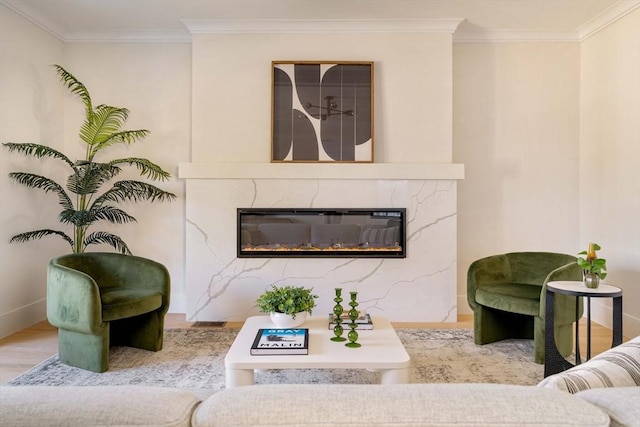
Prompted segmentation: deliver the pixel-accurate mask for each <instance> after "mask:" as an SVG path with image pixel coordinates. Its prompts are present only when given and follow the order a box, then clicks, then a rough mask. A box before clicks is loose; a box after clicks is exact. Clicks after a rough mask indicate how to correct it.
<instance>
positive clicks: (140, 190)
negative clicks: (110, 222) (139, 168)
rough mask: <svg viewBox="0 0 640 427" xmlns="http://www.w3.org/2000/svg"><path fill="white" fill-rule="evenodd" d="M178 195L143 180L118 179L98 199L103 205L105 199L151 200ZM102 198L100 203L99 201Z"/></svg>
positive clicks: (120, 200) (171, 197)
mask: <svg viewBox="0 0 640 427" xmlns="http://www.w3.org/2000/svg"><path fill="white" fill-rule="evenodd" d="M175 198H176V195H175V194H173V193H169V192H168V191H164V190H162V189H160V188H158V187H156V186H154V185H151V184H148V183H146V182H141V181H118V182H116V183H114V184H113V187H111V188H110V189H109V190H108V191H107V192H105V193H103V194H102V195H101V196H100V197H98V199H96V204H97V206H100V205H102V203H103V201H111V202H123V201H133V202H139V201H141V200H148V201H150V202H155V201H160V202H162V201H166V200H173V199H175ZM99 200H100V204H98V203H99Z"/></svg>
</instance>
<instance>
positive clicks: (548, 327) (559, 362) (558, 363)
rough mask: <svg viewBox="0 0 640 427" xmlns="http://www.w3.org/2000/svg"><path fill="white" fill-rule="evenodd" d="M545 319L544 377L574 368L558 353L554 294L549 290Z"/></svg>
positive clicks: (546, 296) (546, 299)
mask: <svg viewBox="0 0 640 427" xmlns="http://www.w3.org/2000/svg"><path fill="white" fill-rule="evenodd" d="M545 303H546V306H545V319H544V376H545V378H546V377H548V376H549V375H553V374H557V373H558V372H562V371H564V370H566V369H569V368H571V367H572V366H573V364H571V362H568V361H567V360H565V358H564V357H562V355H561V354H560V352H559V351H558V347H557V346H556V337H555V318H554V316H555V307H554V293H553V292H551V291H549V290H548V289H547V294H546V295H545Z"/></svg>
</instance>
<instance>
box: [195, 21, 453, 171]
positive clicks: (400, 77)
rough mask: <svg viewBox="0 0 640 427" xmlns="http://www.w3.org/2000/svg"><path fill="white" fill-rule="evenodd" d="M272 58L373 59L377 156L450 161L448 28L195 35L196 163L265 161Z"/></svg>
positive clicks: (384, 160) (402, 160)
mask: <svg viewBox="0 0 640 427" xmlns="http://www.w3.org/2000/svg"><path fill="white" fill-rule="evenodd" d="M273 60H315V61H318V60H343V61H344V60H353V61H358V60H360V61H375V71H374V73H375V82H374V91H375V99H374V103H375V105H374V107H375V129H374V132H375V136H374V139H375V141H374V147H375V159H376V162H381V163H420V162H423V163H450V162H451V114H452V113H451V35H450V34H448V33H426V34H388V33H384V34H375V33H373V34H335V35H334V34H269V35H261V34H223V35H221V34H212V35H195V36H194V41H193V72H194V77H193V161H198V162H222V161H232V162H268V161H269V159H270V156H271V153H270V146H271V145H270V144H271V142H270V141H271V136H270V129H271V124H270V117H271V116H270V113H269V112H270V111H271V104H270V103H271V88H270V87H271V83H270V81H271V61H273Z"/></svg>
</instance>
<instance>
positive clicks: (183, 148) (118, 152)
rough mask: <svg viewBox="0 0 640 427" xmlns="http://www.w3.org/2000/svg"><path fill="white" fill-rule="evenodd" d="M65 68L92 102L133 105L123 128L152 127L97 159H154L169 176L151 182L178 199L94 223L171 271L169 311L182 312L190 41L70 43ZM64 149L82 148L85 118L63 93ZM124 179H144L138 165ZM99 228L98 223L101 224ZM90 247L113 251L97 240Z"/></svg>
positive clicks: (132, 206)
mask: <svg viewBox="0 0 640 427" xmlns="http://www.w3.org/2000/svg"><path fill="white" fill-rule="evenodd" d="M65 57H66V59H65V67H66V68H67V69H68V70H69V71H71V72H72V73H73V74H74V75H75V76H76V77H77V78H78V79H80V80H81V81H82V82H83V83H84V84H85V85H86V86H87V87H88V88H89V91H90V92H91V96H92V98H93V101H94V103H105V104H110V105H114V106H118V107H126V108H128V109H129V110H130V113H129V119H128V121H127V124H126V126H125V128H126V129H149V130H150V131H151V133H150V134H149V136H147V137H146V138H145V139H144V140H142V141H139V142H137V143H135V144H134V145H132V146H130V147H127V146H126V145H122V146H117V147H112V148H109V149H108V150H104V151H103V152H101V153H100V155H99V156H101V157H100V159H98V158H96V160H98V161H100V160H101V159H102V160H111V159H115V158H125V157H144V158H148V159H149V160H151V161H153V162H154V163H157V164H158V165H160V166H161V167H162V168H164V169H165V170H166V171H168V172H169V173H170V174H171V175H172V178H171V179H170V180H169V181H166V182H160V181H157V182H153V184H154V185H158V186H159V187H161V188H163V189H164V190H167V191H171V192H172V193H174V194H176V195H177V196H178V198H177V200H175V201H173V202H163V203H148V202H142V203H126V204H122V205H121V208H122V209H124V210H125V211H126V212H127V213H129V214H131V215H133V216H134V217H136V219H137V220H138V222H137V223H131V224H125V225H115V226H113V225H110V224H97V225H96V230H108V231H111V232H113V233H114V234H117V235H118V236H120V237H122V238H123V239H124V240H125V241H126V242H127V244H128V245H129V248H130V249H131V251H132V252H133V253H134V254H135V255H139V256H143V257H146V258H151V259H154V260H156V261H158V262H160V263H162V264H164V265H165V266H166V267H167V268H168V269H169V272H170V273H171V285H172V292H171V295H172V300H171V306H170V310H171V311H173V312H184V310H185V309H184V265H185V259H184V239H185V237H184V223H185V216H184V200H185V198H184V194H185V183H184V181H183V180H180V179H178V178H177V176H178V163H179V162H185V161H189V160H190V154H191V148H190V144H191V44H189V43H68V44H67V45H66V46H65ZM65 99H66V101H65V111H66V116H65V136H66V141H67V142H66V147H65V148H66V149H67V152H69V153H71V152H73V151H74V150H75V151H76V155H78V156H82V155H83V153H81V152H78V150H82V149H83V148H84V144H83V143H81V142H78V138H77V133H78V129H79V127H80V125H81V123H82V119H83V111H82V108H83V107H82V104H81V103H80V102H78V100H77V99H76V98H74V97H70V96H69V97H66V98H65ZM119 178H120V179H140V176H139V175H138V174H137V172H136V171H135V169H130V170H129V172H125V173H123V174H121V175H120V176H119ZM98 227H99V228H98ZM90 250H92V251H97V250H106V251H110V250H111V248H109V247H108V246H94V247H92V248H90Z"/></svg>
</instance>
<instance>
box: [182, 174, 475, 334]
mask: <svg viewBox="0 0 640 427" xmlns="http://www.w3.org/2000/svg"><path fill="white" fill-rule="evenodd" d="M178 175H179V177H180V178H183V179H185V180H186V225H185V227H186V266H187V268H186V280H185V283H186V289H185V291H186V299H187V319H188V320H190V321H241V320H244V319H246V318H247V317H248V316H251V315H255V314H258V311H257V310H256V308H255V306H254V301H255V299H256V298H257V297H258V296H259V295H260V293H262V292H263V291H264V289H265V288H267V287H268V286H269V285H271V284H276V285H280V286H282V285H287V284H290V285H296V286H307V287H313V288H314V292H315V293H316V294H318V295H319V298H318V300H317V307H316V309H315V310H314V314H322V313H329V312H330V311H331V308H332V307H333V304H334V302H333V297H334V295H335V291H334V289H335V288H336V287H341V288H342V289H343V292H349V291H357V292H358V301H359V302H360V308H363V309H365V310H367V311H368V312H370V313H372V314H380V315H384V316H386V317H387V318H389V319H390V320H392V321H396V322H454V321H456V317H457V307H456V281H457V280H456V261H457V260H456V253H457V248H456V240H457V235H456V216H457V203H456V190H457V180H459V179H463V178H464V167H463V165H460V164H450V163H449V164H448V163H437V164H435V163H433V164H414V163H412V164H382V163H366V164H327V163H320V164H308V163H304V164H303V163H294V164H278V163H182V164H180V167H179V174H178ZM239 207H243V208H248V207H255V208H282V207H285V208H328V207H331V208H347V207H348V208H376V207H401V208H406V210H407V257H406V258H398V259H394V258H384V259H371V258H327V259H317V258H257V259H256V258H237V257H236V209H237V208H239Z"/></svg>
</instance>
